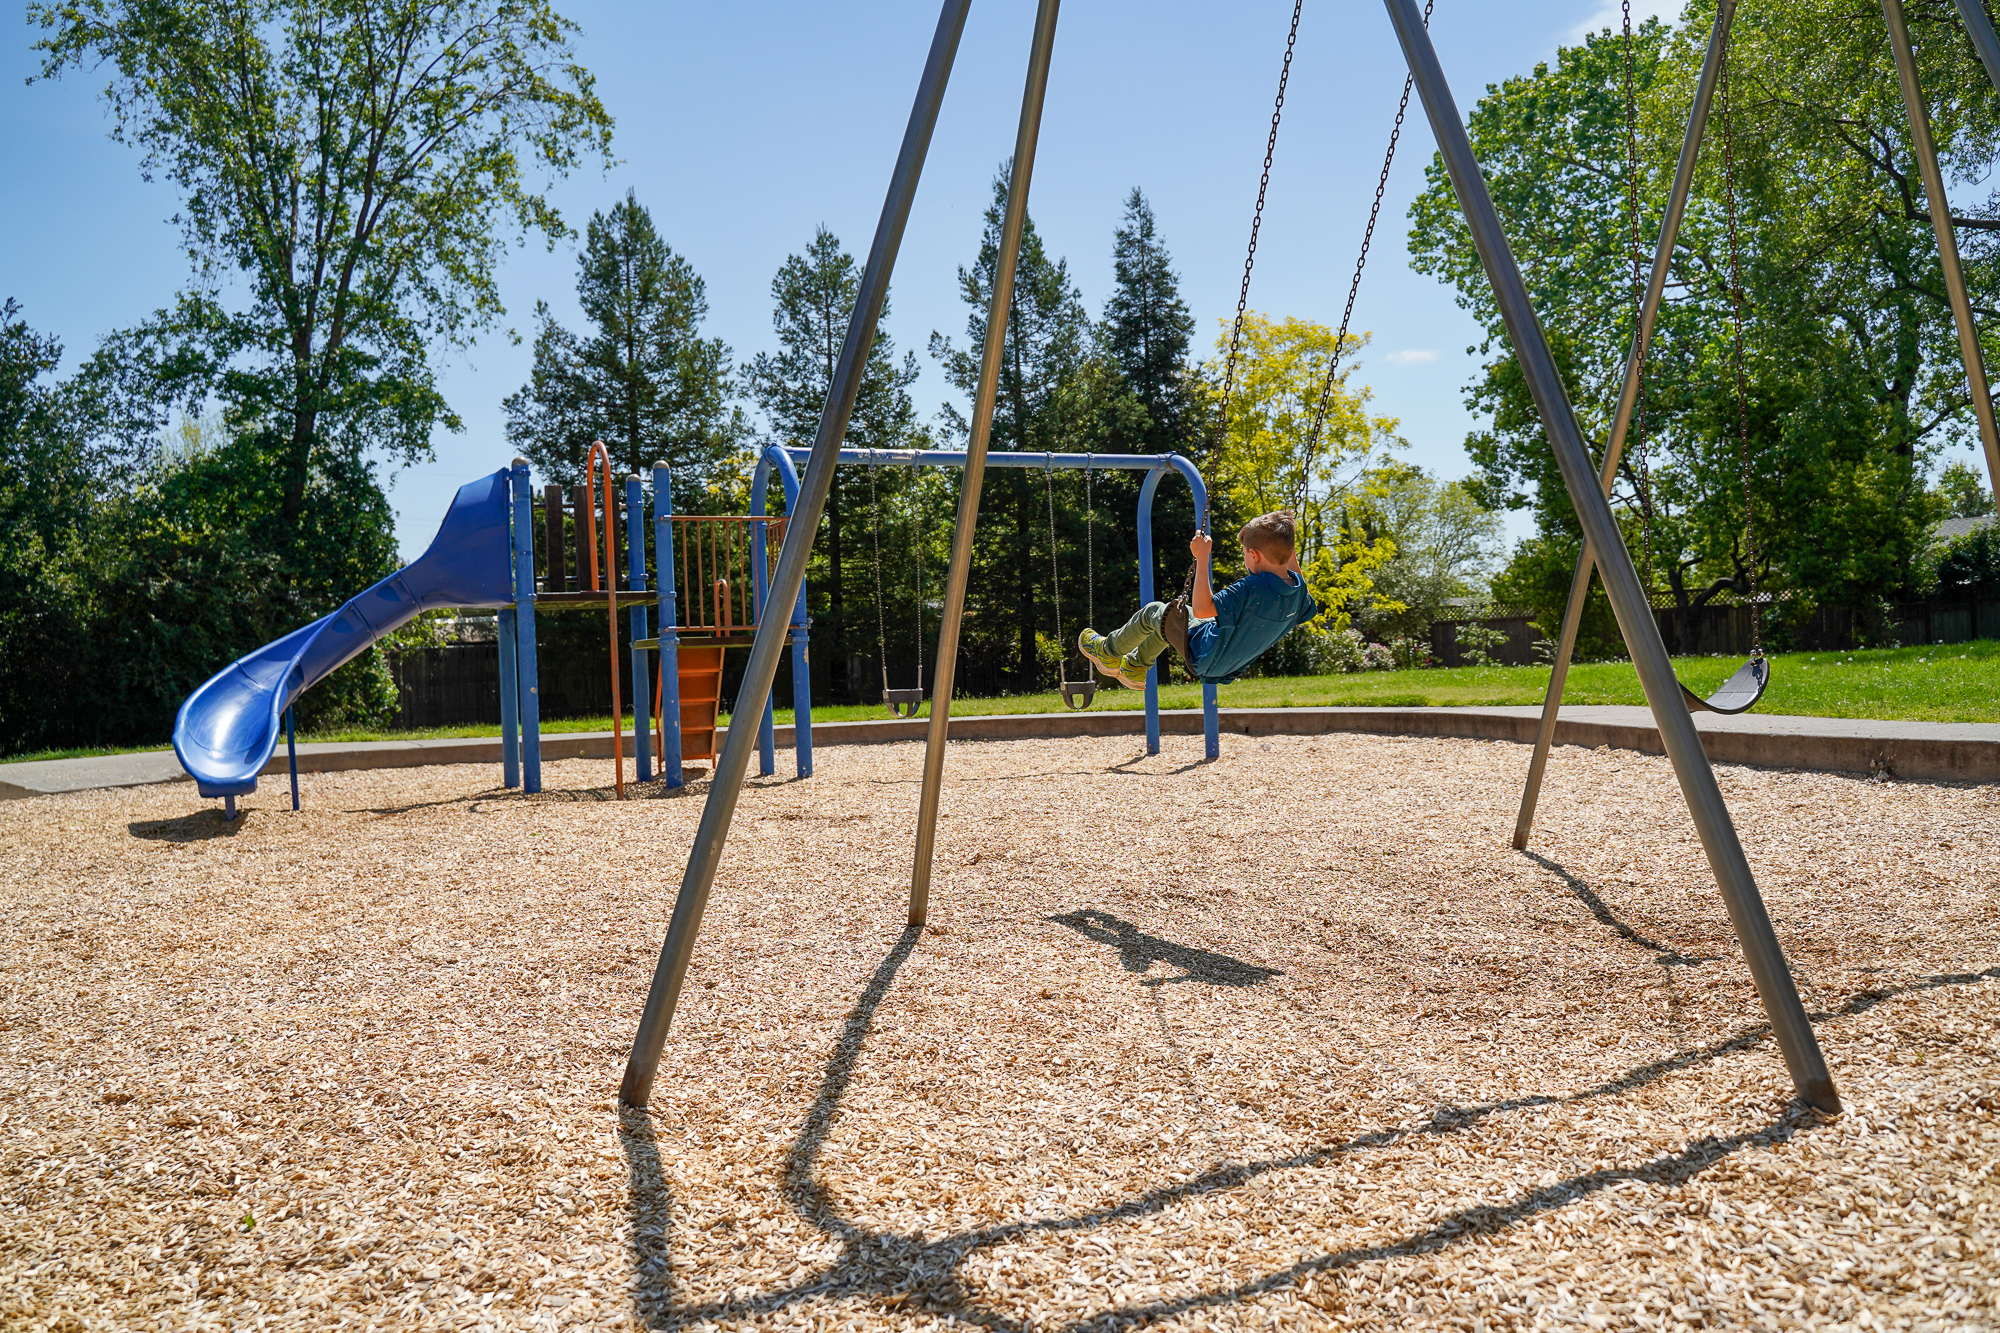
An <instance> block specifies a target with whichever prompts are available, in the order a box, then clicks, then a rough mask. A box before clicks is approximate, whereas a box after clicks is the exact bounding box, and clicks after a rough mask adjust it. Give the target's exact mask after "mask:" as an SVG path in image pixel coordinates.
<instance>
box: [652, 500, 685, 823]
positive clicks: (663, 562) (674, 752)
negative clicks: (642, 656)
mask: <svg viewBox="0 0 2000 1333" xmlns="http://www.w3.org/2000/svg"><path fill="white" fill-rule="evenodd" d="M653 568H654V570H655V571H656V572H657V574H658V575H659V577H658V578H657V579H656V580H655V581H656V582H657V583H658V585H659V589H660V723H659V726H660V772H661V773H662V774H663V775H664V776H665V777H666V782H667V786H668V787H670V788H671V787H683V786H686V785H687V779H686V778H685V777H684V776H682V774H681V650H680V636H679V635H678V634H677V633H675V626H677V625H678V624H679V623H680V619H679V616H678V615H677V614H676V610H677V608H676V606H675V602H674V598H675V596H676V593H675V591H674V588H675V583H674V477H673V473H671V472H669V471H668V470H667V465H666V464H665V463H660V462H656V463H654V464H653Z"/></svg>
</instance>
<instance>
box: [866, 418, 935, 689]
mask: <svg viewBox="0 0 2000 1333" xmlns="http://www.w3.org/2000/svg"><path fill="white" fill-rule="evenodd" d="M878 471H880V467H879V465H878V464H877V463H876V462H875V460H874V459H872V458H871V459H869V460H868V504H869V508H870V509H871V510H872V511H873V512H874V515H875V524H874V533H875V653H876V660H877V661H878V662H880V663H881V665H882V692H883V693H884V694H887V693H888V691H889V626H888V622H887V621H886V620H885V619H884V616H883V611H882V496H881V494H880V493H879V492H878V491H877V490H876V487H875V474H876V472H878ZM918 637H919V638H921V637H922V636H921V635H920V636H918ZM920 651H921V650H920Z"/></svg>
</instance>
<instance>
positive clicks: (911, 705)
mask: <svg viewBox="0 0 2000 1333" xmlns="http://www.w3.org/2000/svg"><path fill="white" fill-rule="evenodd" d="M882 702H883V703H885V704H887V705H889V711H890V712H892V713H894V714H895V715H896V716H897V717H915V716H916V715H917V714H918V713H921V712H922V711H923V710H924V692H923V691H922V690H921V689H915V690H883V691H882Z"/></svg>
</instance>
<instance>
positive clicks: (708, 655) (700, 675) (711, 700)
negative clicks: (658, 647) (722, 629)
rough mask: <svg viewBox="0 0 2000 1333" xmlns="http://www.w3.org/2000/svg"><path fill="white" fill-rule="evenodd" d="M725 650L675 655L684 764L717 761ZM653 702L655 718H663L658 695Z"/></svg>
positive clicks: (686, 650)
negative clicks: (718, 716)
mask: <svg viewBox="0 0 2000 1333" xmlns="http://www.w3.org/2000/svg"><path fill="white" fill-rule="evenodd" d="M724 651H725V650H724V649H721V648H696V647H687V646H685V645H684V646H682V647H681V649H680V650H679V651H678V652H677V653H676V654H675V656H676V657H678V658H679V659H680V673H679V674H680V682H681V760H682V762H687V761H689V760H694V759H706V760H709V761H711V762H713V760H714V759H715V720H716V715H717V712H718V710H719V709H720V708H721V705H722V654H723V652H724ZM654 693H655V698H654V700H653V715H654V716H655V717H658V716H659V715H660V713H659V710H660V701H659V699H658V697H657V696H658V691H657V690H656V691H655V692H654Z"/></svg>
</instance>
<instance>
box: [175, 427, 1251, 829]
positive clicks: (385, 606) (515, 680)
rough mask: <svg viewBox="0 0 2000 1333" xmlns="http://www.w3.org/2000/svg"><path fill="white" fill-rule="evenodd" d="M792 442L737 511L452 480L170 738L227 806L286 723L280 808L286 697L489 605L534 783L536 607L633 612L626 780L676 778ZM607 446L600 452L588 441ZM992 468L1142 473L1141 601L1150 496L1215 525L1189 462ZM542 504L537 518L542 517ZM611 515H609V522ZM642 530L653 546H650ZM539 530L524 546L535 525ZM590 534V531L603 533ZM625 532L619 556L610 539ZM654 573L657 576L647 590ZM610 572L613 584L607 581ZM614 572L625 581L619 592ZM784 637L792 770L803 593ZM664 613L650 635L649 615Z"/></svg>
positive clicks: (804, 758)
mask: <svg viewBox="0 0 2000 1333" xmlns="http://www.w3.org/2000/svg"><path fill="white" fill-rule="evenodd" d="M806 453H807V451H805V450H803V449H787V448H785V447H784V446H780V445H772V446H770V447H769V448H767V449H766V450H765V451H764V452H763V454H762V456H761V457H760V459H759V461H758V465H757V469H756V473H755V477H754V480H753V482H752V486H751V505H750V508H751V512H750V513H749V514H676V513H675V512H674V511H673V499H672V478H671V474H670V473H669V471H668V469H667V468H666V466H665V465H664V464H656V465H655V466H654V467H653V470H652V485H651V488H650V492H651V510H652V512H651V523H650V524H649V523H648V522H647V507H648V490H647V487H646V486H645V484H644V483H643V482H642V481H641V479H640V478H639V477H637V476H627V477H626V478H625V479H624V486H623V487H622V491H623V496H622V500H623V503H622V504H621V503H620V497H619V495H618V494H617V492H616V491H615V490H614V491H612V492H611V494H610V496H609V499H608V502H607V500H605V499H603V498H600V493H599V492H598V491H597V490H596V488H595V486H594V484H593V483H581V484H578V485H576V486H573V487H571V488H570V489H569V490H568V492H567V493H565V492H564V490H563V488H562V487H560V486H557V485H555V484H553V483H547V484H544V485H543V486H542V487H541V488H540V495H539V499H538V498H537V493H536V488H535V486H534V484H533V483H532V481H531V479H530V477H529V475H528V465H527V463H526V462H524V461H522V460H520V459H516V460H515V461H514V462H513V464H512V465H511V466H509V467H507V468H503V469H501V470H500V471H498V472H495V473H493V474H491V475H490V476H487V477H482V478H480V479H479V480H478V481H476V482H473V483H471V484H469V485H467V486H464V487H461V488H460V490H459V492H458V494H457V496H456V497H455V498H454V499H453V501H452V505H451V508H450V509H449V510H448V511H447V512H446V515H445V519H444V522H443V524H442V525H440V527H439V529H438V535H437V536H436V537H435V538H434V539H433V540H432V542H431V546H430V548H429V550H427V551H426V552H425V553H424V555H423V556H422V557H421V558H420V559H418V560H417V561H415V562H414V563H412V564H411V565H410V566H409V567H408V568H406V569H402V570H399V571H398V572H397V573H395V574H393V575H391V576H390V577H389V578H387V579H384V580H383V581H382V582H380V583H378V584H376V585H375V586H374V587H372V588H369V589H368V590H367V591H365V592H363V593H362V594H360V595H359V596H358V597H355V598H353V599H352V600H350V601H349V602H348V603H347V604H346V605H345V606H343V607H342V608H341V609H340V610H339V611H338V612H336V613H334V614H333V615H331V616H328V617H325V618H324V619H322V620H319V621H315V622H313V623H312V624H311V625H308V626H305V627H304V628H303V629H300V630H298V631H296V632H294V633H292V634H290V635H287V636H286V637H285V638H283V639H280V640H278V641H277V642H275V643H272V644H269V645H267V646H266V647H264V648H260V649H258V650H257V651H256V652H255V653H252V654H250V655H248V656H246V657H244V658H242V659H241V660H239V661H237V662H233V663H231V664H230V665H229V666H228V667H226V668H224V669H223V670H222V671H221V672H218V673H217V674H216V675H215V676H214V677H213V678H212V679H210V680H209V681H208V682H207V683H205V684H204V685H202V686H201V688H200V689H197V690H196V691H195V692H194V693H193V694H191V695H189V696H188V699H187V701H186V702H185V703H183V704H182V706H181V711H180V717H179V718H178V719H177V720H176V723H175V727H174V746H175V751H176V753H177V754H178V755H179V757H180V760H181V764H182V766H183V767H184V768H186V769H187V771H188V772H189V774H190V775H192V776H193V777H194V778H195V781H196V784H197V790H198V791H199V792H200V794H201V795H203V796H205V797H211V798H213V797H220V798H222V800H223V802H224V809H225V813H226V814H227V815H229V816H230V817H234V814H235V809H236V798H237V797H239V796H243V795H247V794H249V793H251V792H253V791H255V790H256V788H257V777H258V775H259V774H260V773H261V772H262V771H263V769H264V767H265V765H266V764H268V763H269V761H270V759H271V756H272V754H273V753H274V752H275V750H276V747H277V742H278V736H279V733H280V730H282V732H283V735H284V739H285V744H286V748H287V751H288V754H289V756H290V769H291V778H292V805H293V808H294V809H296V808H298V804H299V793H298V764H297V752H296V737H295V735H294V730H293V725H292V706H293V704H294V703H295V702H296V701H297V699H298V697H299V696H300V695H301V694H303V693H304V692H305V691H306V690H308V689H310V688H311V687H312V686H313V685H315V684H317V683H318V682H319V681H321V680H323V679H325V677H326V676H327V675H328V674H329V673H330V672H332V671H333V670H334V669H335V668H337V667H339V666H341V665H342V664H343V663H345V662H347V661H349V660H351V659H352V658H353V657H355V656H356V655H357V654H359V653H360V652H362V651H363V650H364V649H366V648H367V647H368V646H369V645H370V644H373V643H375V642H376V641H378V640H379V639H381V638H382V637H383V636H384V635H387V634H389V633H391V632H393V631H394V630H396V629H398V628H400V627H401V626H402V625H405V624H407V623H408V622H409V621H411V620H412V619H414V618H415V617H416V616H417V615H419V614H421V613H422V612H424V611H428V610H435V609H443V608H454V609H460V610H465V609H477V608H493V609H495V610H497V611H498V628H499V633H498V636H497V637H498V652H499V656H500V734H501V753H502V760H501V769H502V782H503V783H504V784H505V785H506V786H508V787H510V788H512V787H520V788H522V789H523V790H524V791H526V792H528V793H531V794H532V793H535V792H539V791H541V790H542V755H541V712H540V708H539V700H538V694H539V692H538V689H537V686H536V680H537V672H538V662H539V658H540V648H539V644H538V641H537V633H536V626H537V616H538V614H547V613H549V612H552V611H591V612H595V611H598V610H599V609H602V610H603V612H604V613H605V615H606V618H607V621H615V617H616V616H617V614H618V612H619V611H620V610H621V609H623V610H624V611H625V613H626V615H627V617H628V623H629V634H630V652H631V661H630V666H629V672H630V674H629V677H628V678H629V679H630V681H631V682H632V705H633V726H632V742H633V745H632V753H633V758H634V761H635V771H636V774H637V778H638V780H639V781H641V782H649V781H652V780H653V778H654V775H655V772H656V771H657V773H658V774H659V776H661V777H662V778H664V779H665V781H666V783H667V785H668V786H669V787H679V786H682V785H684V783H685V780H686V778H685V772H684V765H685V764H687V763H689V762H694V761H705V762H706V761H713V759H714V758H715V753H716V746H715V736H716V732H717V730H718V729H719V728H718V717H719V710H720V707H721V699H722V680H723V664H724V655H725V653H726V652H727V651H728V650H729V649H731V648H748V647H750V646H751V645H752V644H753V643H754V642H755V641H756V634H757V631H758V627H759V625H760V623H761V620H762V617H763V613H764V608H765V607H766V606H767V605H768V604H769V600H770V599H769V591H770V548H771V547H772V546H773V545H774V544H776V543H777V542H779V541H781V540H782V538H783V536H784V533H785V531H786V528H787V526H788V523H789V519H788V518H787V516H785V515H771V514H767V513H766V508H767V505H768V502H769V496H770V483H771V478H772V477H773V476H774V475H775V476H776V477H777V478H778V480H779V485H780V487H781V489H782V491H783V493H784V497H785V504H786V508H787V510H788V511H789V510H794V509H796V506H797V504H798V497H799V490H800V481H799V474H798V470H797V467H796V463H797V461H798V460H799V459H802V458H803V457H805V455H806ZM599 457H603V458H604V463H603V469H604V471H605V472H606V473H607V474H608V473H609V471H610V462H609V458H608V457H606V456H604V454H603V446H602V445H598V446H596V448H595V449H594V450H593V462H592V465H591V473H592V476H593V481H594V478H595V474H596V472H597V464H596V461H595V460H596V459H597V458H599ZM965 459H966V456H965V455H964V454H962V453H955V452H952V451H950V450H925V451H888V450H882V451H877V450H855V449H850V450H844V451H842V454H841V458H840V461H841V462H843V463H849V464H860V465H865V466H869V467H883V466H900V467H935V468H948V467H963V466H964V465H965ZM987 462H988V463H989V465H991V466H994V467H1012V468H1028V469H1036V468H1039V469H1044V470H1048V471H1050V472H1053V471H1056V470H1060V469H1083V470H1086V471H1088V470H1095V469H1103V470H1107V471H1128V472H1144V473H1145V474H1146V478H1145V481H1144V482H1143V483H1142V484H1141V486H1140V491H1139V504H1138V515H1137V532H1138V551H1139V562H1140V563H1139V592H1140V597H1141V599H1142V600H1151V598H1152V596H1153V522H1152V509H1153V497H1154V495H1155V493H1156V492H1157V491H1158V489H1159V484H1160V481H1161V480H1162V479H1163V478H1164V477H1166V476H1167V475H1168V474H1169V473H1175V474H1178V475H1179V476H1181V477H1183V478H1185V479H1186V481H1187V483H1188V486H1189V488H1190V489H1191V491H1192V492H1193V495H1194V503H1195V512H1196V515H1197V521H1198V522H1199V523H1201V524H1202V525H1204V526H1205V525H1206V524H1207V521H1208V489H1207V487H1206V486H1205V485H1204V484H1203V482H1202V478H1201V473H1200V472H1199V471H1198V470H1197V469H1196V468H1195V466H1194V464H1192V463H1190V462H1189V461H1188V460H1187V459H1185V458H1182V457H1181V456H1180V455H1178V454H1159V455H1154V454H1130V455H1128V454H993V455H989V457H988V459H987ZM538 510H539V513H538V512H537V511H538ZM621 510H622V518H621ZM649 527H650V529H651V531H652V534H653V540H652V546H651V553H652V558H651V560H650V561H649V559H648V547H647V542H646V534H647V530H648V528H649ZM538 532H539V533H540V540H539V541H537V539H536V538H537V533H538ZM600 534H601V535H600ZM621 535H622V537H623V543H622V552H623V554H622V558H621V554H620V551H621V543H620V541H619V538H620V536H621ZM649 566H650V569H651V575H650V577H651V578H652V579H653V580H654V581H655V582H656V584H657V587H656V588H654V589H649V587H648V580H649V572H648V571H649ZM621 570H622V578H621V577H619V576H618V574H619V571H621ZM621 583H622V586H620V585H621ZM788 605H789V607H790V609H791V616H790V619H789V621H787V622H784V623H785V630H784V633H785V641H786V642H787V643H788V644H789V645H790V647H791V650H792V693H793V699H792V704H793V718H794V723H793V737H794V740H793V748H794V751H795V753H796V757H797V772H798V776H800V777H802V778H806V777H811V776H812V771H813V745H812V666H811V657H810V655H809V652H808V647H809V643H810V635H811V620H810V618H809V617H808V615H807V613H806V589H805V587H804V586H803V584H802V585H801V586H800V588H799V591H798V594H797V595H796V596H795V597H793V598H791V599H790V600H789V602H788ZM655 618H656V619H657V632H653V631H652V630H650V629H649V622H651V621H652V620H654V619H655ZM618 652H619V647H618V639H617V635H616V634H615V633H613V634H612V635H611V668H612V669H611V681H612V695H613V697H612V699H611V701H610V702H611V705H612V706H611V712H612V714H613V716H614V717H618V716H619V715H620V714H621V712H622V708H621V705H620V700H619V697H618V696H619V683H618V682H619V676H620V672H619V663H618ZM1157 674H1158V673H1157V671H1155V672H1152V673H1149V674H1148V676H1147V682H1146V751H1147V753H1148V754H1158V753H1159V750H1160V709H1159V687H1158V680H1157ZM1202 712H1203V736H1204V753H1205V754H1206V756H1207V757H1208V758H1210V759H1214V758H1216V757H1217V755H1218V754H1219V753H1220V745H1221V741H1220V731H1219V725H1218V714H1217V705H1216V693H1215V686H1214V684H1213V683H1205V684H1204V685H1203V688H1202ZM614 735H615V737H616V742H615V743H616V745H617V747H618V753H617V755H616V756H615V757H614V760H613V763H614V771H615V775H614V785H615V786H616V787H617V789H618V791H619V794H620V795H621V796H622V795H623V793H624V781H625V777H624V767H625V766H624V760H623V758H622V747H623V740H624V726H623V721H622V718H620V721H619V722H618V723H617V725H616V727H615V731H614ZM757 737H758V750H759V756H760V765H759V771H760V772H761V773H762V774H763V775H764V776H767V777H768V776H771V775H773V774H775V773H776V772H777V744H776V740H777V727H776V707H775V703H774V701H773V700H772V699H771V697H770V695H769V693H768V691H767V692H766V696H765V698H764V702H763V707H762V716H761V718H760V720H759V723H758V726H757Z"/></svg>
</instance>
